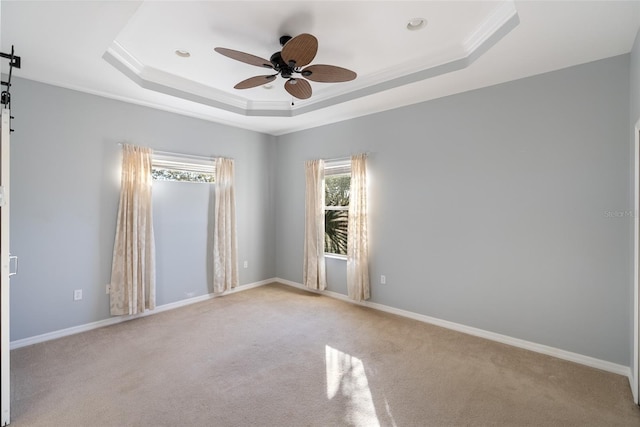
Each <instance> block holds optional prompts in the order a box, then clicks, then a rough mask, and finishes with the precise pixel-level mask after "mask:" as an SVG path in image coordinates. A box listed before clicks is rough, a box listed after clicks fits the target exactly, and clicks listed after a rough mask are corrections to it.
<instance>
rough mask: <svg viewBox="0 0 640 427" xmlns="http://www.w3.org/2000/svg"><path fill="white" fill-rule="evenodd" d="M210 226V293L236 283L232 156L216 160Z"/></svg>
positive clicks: (236, 258) (236, 261)
mask: <svg viewBox="0 0 640 427" xmlns="http://www.w3.org/2000/svg"><path fill="white" fill-rule="evenodd" d="M214 215H215V218H214V229H213V292H225V291H228V290H231V289H233V288H235V287H236V286H238V243H237V237H236V196H235V186H234V165H233V160H232V159H225V158H222V157H220V158H217V159H216V182H215V207H214Z"/></svg>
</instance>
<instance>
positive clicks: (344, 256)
mask: <svg viewBox="0 0 640 427" xmlns="http://www.w3.org/2000/svg"><path fill="white" fill-rule="evenodd" d="M324 257H325V258H332V259H342V260H345V261H346V260H347V256H346V255H338V254H329V253H326V252H325V253H324Z"/></svg>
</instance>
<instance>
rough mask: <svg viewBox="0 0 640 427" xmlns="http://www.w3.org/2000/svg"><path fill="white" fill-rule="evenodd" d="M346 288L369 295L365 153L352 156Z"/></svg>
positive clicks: (354, 296) (357, 296) (357, 297)
mask: <svg viewBox="0 0 640 427" xmlns="http://www.w3.org/2000/svg"><path fill="white" fill-rule="evenodd" d="M347 290H348V293H349V297H350V298H352V299H354V300H356V301H362V300H366V299H369V297H370V296H371V295H370V286H369V242H368V238H367V157H366V154H358V155H355V156H352V157H351V189H350V194H349V226H348V229H347Z"/></svg>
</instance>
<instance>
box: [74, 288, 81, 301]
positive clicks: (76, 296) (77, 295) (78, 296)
mask: <svg viewBox="0 0 640 427" xmlns="http://www.w3.org/2000/svg"><path fill="white" fill-rule="evenodd" d="M81 299H82V289H76V290H75V291H73V300H74V301H80V300H81Z"/></svg>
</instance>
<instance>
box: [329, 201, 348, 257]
mask: <svg viewBox="0 0 640 427" xmlns="http://www.w3.org/2000/svg"><path fill="white" fill-rule="evenodd" d="M348 218H349V211H347V210H331V209H327V210H325V211H324V251H325V252H327V253H330V254H339V255H346V254H347V226H348Z"/></svg>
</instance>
